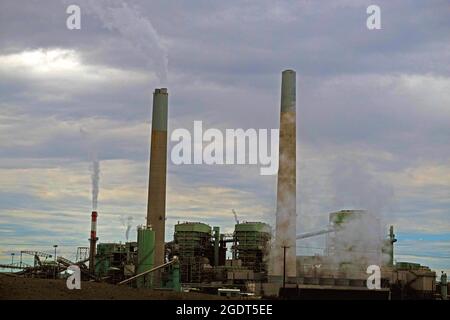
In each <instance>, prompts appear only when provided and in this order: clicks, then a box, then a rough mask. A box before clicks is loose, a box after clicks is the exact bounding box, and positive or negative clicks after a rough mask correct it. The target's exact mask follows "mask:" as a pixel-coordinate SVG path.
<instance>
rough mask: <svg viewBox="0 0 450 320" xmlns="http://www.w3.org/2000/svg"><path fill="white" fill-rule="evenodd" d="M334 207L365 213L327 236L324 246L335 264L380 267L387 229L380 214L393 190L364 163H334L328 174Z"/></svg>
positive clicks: (339, 161) (387, 204) (350, 218)
mask: <svg viewBox="0 0 450 320" xmlns="http://www.w3.org/2000/svg"><path fill="white" fill-rule="evenodd" d="M331 177H332V185H333V189H334V202H335V203H334V206H335V207H336V208H337V209H339V210H340V209H362V210H364V211H365V212H364V213H362V214H361V215H356V216H353V217H349V218H348V219H346V221H345V223H343V224H342V229H341V230H340V231H338V232H337V233H336V234H335V235H334V236H330V238H329V241H330V243H328V245H327V247H330V246H331V247H333V248H334V249H335V252H334V254H333V258H334V259H335V262H336V263H338V264H343V263H344V264H353V265H366V266H367V265H369V264H378V265H382V264H384V263H385V262H386V258H387V257H386V256H384V255H383V254H382V249H383V248H384V246H385V245H386V241H385V238H386V237H385V235H386V231H387V228H386V226H385V224H384V222H383V220H384V217H383V212H384V210H386V209H387V208H388V207H389V205H390V203H391V201H392V198H393V190H392V187H391V186H390V185H388V184H387V183H386V182H385V181H381V180H380V179H379V178H377V177H376V175H375V174H372V173H371V172H370V170H369V167H368V165H367V164H365V163H364V162H361V161H359V160H358V159H354V158H343V159H338V161H336V165H335V168H334V170H333V171H332V173H331Z"/></svg>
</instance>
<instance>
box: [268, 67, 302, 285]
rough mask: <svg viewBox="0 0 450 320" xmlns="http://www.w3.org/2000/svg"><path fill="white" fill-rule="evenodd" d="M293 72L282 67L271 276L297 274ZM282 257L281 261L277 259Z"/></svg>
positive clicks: (294, 91) (294, 76) (294, 82)
mask: <svg viewBox="0 0 450 320" xmlns="http://www.w3.org/2000/svg"><path fill="white" fill-rule="evenodd" d="M295 108H296V74H295V71H293V70H285V71H283V73H282V79H281V112H280V140H279V141H280V150H279V166H278V183H277V209H276V230H275V243H274V246H273V248H272V253H273V263H272V266H271V267H272V272H271V273H272V274H271V276H272V279H273V280H274V281H276V279H278V280H279V279H281V277H282V276H283V278H286V277H288V278H295V277H296V265H295V257H296V239H295V236H296V224H297V211H296V143H297V142H296V141H297V137H296V136H297V133H296V111H295ZM280 261H283V264H280V263H279V262H280Z"/></svg>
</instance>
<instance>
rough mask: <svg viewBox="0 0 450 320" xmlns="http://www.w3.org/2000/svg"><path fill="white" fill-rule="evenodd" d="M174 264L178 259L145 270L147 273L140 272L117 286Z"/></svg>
mask: <svg viewBox="0 0 450 320" xmlns="http://www.w3.org/2000/svg"><path fill="white" fill-rule="evenodd" d="M175 262H178V258H174V259H173V260H171V261H169V262H166V263H164V264H162V265H160V266H158V267H155V268H152V269H150V270H147V271H144V272H142V273H139V274H137V275H135V276H133V277H131V278H128V279H126V280H123V281H121V282H119V283H118V285H121V284H125V283H128V282H130V281H132V280H134V279H137V278H139V277H142V276H145V275H146V274H149V273H151V272H154V271H157V270H159V269H161V268H164V267H167V266H170V265H171V264H174V263H175Z"/></svg>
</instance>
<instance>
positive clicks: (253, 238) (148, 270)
mask: <svg viewBox="0 0 450 320" xmlns="http://www.w3.org/2000/svg"><path fill="white" fill-rule="evenodd" d="M168 105H169V104H168V91H167V89H166V88H159V89H156V90H155V91H154V93H153V113H152V131H151V149H150V150H151V152H150V172H149V187H148V208H147V221H146V224H145V225H143V226H139V227H138V230H137V239H136V241H134V242H126V243H103V242H99V243H97V242H98V239H99V238H98V237H97V236H98V235H97V219H98V217H99V214H98V213H97V211H93V212H92V213H91V233H90V239H89V241H90V248H89V256H88V257H86V254H84V255H83V256H82V255H81V254H80V255H79V256H78V254H77V259H76V260H77V261H69V260H67V259H65V258H64V257H57V258H56V259H55V261H50V262H47V261H46V260H44V261H42V259H41V258H45V259H47V258H48V257H49V256H50V255H47V254H45V253H39V252H33V253H31V254H32V255H34V259H35V263H34V266H26V265H22V259H21V263H20V269H21V271H19V272H17V273H16V274H17V275H23V276H30V277H56V274H60V272H61V271H64V270H65V269H67V268H68V267H69V266H70V265H78V266H79V267H80V270H81V272H82V275H83V279H85V280H88V279H93V280H96V281H105V282H110V283H112V284H115V285H127V286H131V287H138V288H152V289H154V290H175V291H190V290H195V291H203V292H207V293H214V294H221V293H223V292H239V293H240V294H245V295H252V296H255V297H272V298H280V297H281V298H292V299H303V298H324V299H345V298H357V299H363V298H367V299H409V298H429V299H433V298H436V299H446V296H447V289H448V284H447V280H446V275H445V274H442V275H441V278H440V279H441V280H440V282H439V283H436V273H435V272H433V271H431V270H430V269H429V268H428V267H426V266H421V265H419V264H413V263H408V262H397V263H394V243H395V242H396V241H397V240H396V239H395V234H394V229H393V227H392V226H391V227H390V228H389V231H388V232H387V236H385V232H384V231H385V230H383V226H382V224H381V222H380V220H379V219H378V218H377V217H376V216H375V215H373V214H371V212H367V211H365V210H341V211H337V212H332V213H330V214H329V222H328V225H327V226H325V227H324V228H323V229H321V230H317V231H311V232H307V233H303V234H297V232H296V223H297V213H296V73H295V71H293V70H286V71H283V73H282V81H281V108H280V144H279V148H280V149H279V154H280V157H279V159H280V160H279V173H278V180H277V206H276V211H275V219H274V220H275V221H276V225H275V226H274V228H273V229H272V227H271V226H270V225H268V224H267V223H265V222H262V221H254V222H251V221H248V222H239V221H237V219H236V224H235V225H234V230H233V232H232V233H221V231H220V230H221V227H220V226H210V225H208V224H207V223H206V222H207V221H203V222H196V221H187V222H181V223H180V222H179V223H177V224H176V225H175V228H174V234H173V240H172V241H169V242H165V238H166V235H165V232H166V225H165V224H166V176H167V125H168ZM100 218H101V217H100ZM273 231H274V232H273ZM361 234H363V235H364V236H363V237H361ZM320 235H324V236H326V241H325V242H326V245H325V246H326V247H325V250H324V252H323V254H322V255H315V256H298V255H297V250H296V247H297V242H299V241H302V240H303V239H306V238H310V237H315V236H320ZM100 239H101V235H100ZM361 239H364V241H361ZM87 251H88V248H84V249H83V250H80V252H85V253H86V252H87ZM26 253H27V252H24V254H26ZM86 262H89V264H88V266H87V265H86V264H85V263H86ZM369 265H377V266H379V267H380V268H381V281H380V283H381V285H380V288H378V289H377V290H371V289H369V288H368V287H367V278H368V274H367V267H368V266H369Z"/></svg>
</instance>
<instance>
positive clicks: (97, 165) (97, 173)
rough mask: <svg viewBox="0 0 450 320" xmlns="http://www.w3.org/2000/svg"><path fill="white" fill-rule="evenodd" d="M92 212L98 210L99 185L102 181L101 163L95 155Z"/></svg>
mask: <svg viewBox="0 0 450 320" xmlns="http://www.w3.org/2000/svg"><path fill="white" fill-rule="evenodd" d="M91 180H92V210H97V202H98V183H99V181H100V162H99V161H98V159H97V156H96V155H94V159H93V161H92V174H91Z"/></svg>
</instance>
